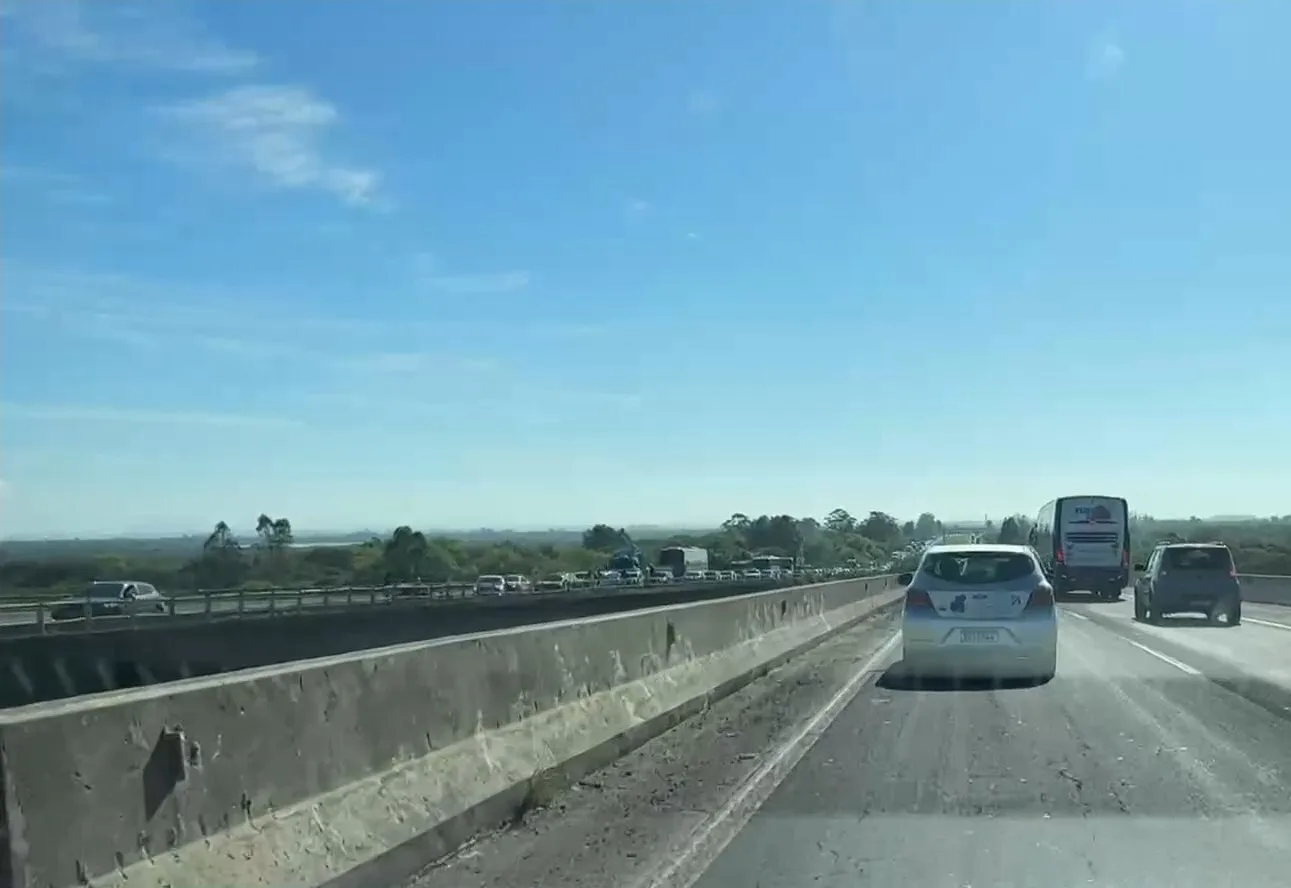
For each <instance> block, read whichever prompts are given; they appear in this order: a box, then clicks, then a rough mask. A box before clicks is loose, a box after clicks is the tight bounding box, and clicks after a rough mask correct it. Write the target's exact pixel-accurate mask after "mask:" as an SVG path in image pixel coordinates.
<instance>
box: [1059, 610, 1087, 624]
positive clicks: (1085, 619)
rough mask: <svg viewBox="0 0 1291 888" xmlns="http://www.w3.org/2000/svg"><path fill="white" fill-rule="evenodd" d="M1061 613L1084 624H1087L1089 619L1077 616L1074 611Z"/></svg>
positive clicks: (1081, 615)
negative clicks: (1082, 621)
mask: <svg viewBox="0 0 1291 888" xmlns="http://www.w3.org/2000/svg"><path fill="white" fill-rule="evenodd" d="M1063 613H1064V614H1066V615H1067V616H1069V617H1075V618H1076V619H1077V620H1084V621H1085V622H1089V617H1087V616H1085V615H1084V614H1078V613H1076V612H1075V611H1068V610H1065V611H1063Z"/></svg>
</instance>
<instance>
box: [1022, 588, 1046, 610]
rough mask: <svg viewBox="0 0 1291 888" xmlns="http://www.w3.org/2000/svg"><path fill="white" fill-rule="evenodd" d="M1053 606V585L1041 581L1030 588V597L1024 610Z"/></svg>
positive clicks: (1044, 608) (1043, 608)
mask: <svg viewBox="0 0 1291 888" xmlns="http://www.w3.org/2000/svg"><path fill="white" fill-rule="evenodd" d="M1051 607H1053V586H1050V585H1049V584H1048V583H1041V584H1040V585H1039V586H1036V587H1035V588H1034V589H1032V590H1031V598H1030V600H1029V601H1027V606H1026V607H1025V608H1024V610H1048V609H1049V608H1051Z"/></svg>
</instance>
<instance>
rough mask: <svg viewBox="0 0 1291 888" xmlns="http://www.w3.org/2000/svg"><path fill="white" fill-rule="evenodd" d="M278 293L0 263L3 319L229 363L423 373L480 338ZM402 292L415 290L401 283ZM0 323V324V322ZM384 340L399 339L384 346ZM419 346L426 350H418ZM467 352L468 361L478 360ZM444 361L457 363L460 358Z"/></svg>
mask: <svg viewBox="0 0 1291 888" xmlns="http://www.w3.org/2000/svg"><path fill="white" fill-rule="evenodd" d="M280 295H281V294H278V293H276V292H270V293H266V292H264V291H261V290H260V289H258V288H239V287H236V286H229V285H224V284H219V283H212V282H205V281H204V282H192V281H181V280H155V279H152V278H147V277H133V276H130V275H123V274H117V273H110V272H94V271H83V270H76V269H58V268H47V267H44V266H40V265H31V264H27V263H20V262H13V261H10V260H3V261H0V314H4V315H7V316H13V320H14V321H15V322H16V319H17V318H18V317H23V318H26V319H27V321H26V322H27V323H30V324H38V325H40V326H41V327H42V328H44V330H45V335H48V334H49V333H55V334H58V335H65V336H71V337H75V338H77V339H83V340H98V341H109V342H115V343H120V344H122V345H127V346H131V347H135V348H140V349H156V348H161V347H168V348H193V349H201V350H204V351H207V352H210V353H213V354H215V355H217V356H219V357H221V358H225V359H230V360H239V359H245V360H292V361H299V362H310V363H311V364H314V365H317V366H319V367H327V366H337V367H340V366H342V365H344V366H345V368H346V369H347V370H349V371H354V372H357V371H359V370H363V371H365V372H368V373H383V372H384V373H393V372H398V371H399V370H400V368H412V369H413V370H428V367H427V365H428V364H429V363H430V362H431V361H432V360H441V361H449V360H450V359H447V358H443V357H438V358H433V359H432V357H430V356H429V355H430V354H431V350H432V349H443V348H445V347H448V348H451V345H452V344H453V343H459V342H463V341H466V342H470V343H472V350H473V351H474V350H476V349H477V348H478V345H479V343H480V338H479V337H480V326H479V324H477V323H469V322H461V323H456V324H454V323H452V322H444V321H432V320H426V321H414V322H409V321H402V320H388V321H387V320H382V319H380V318H374V317H372V316H355V317H344V316H337V315H322V314H320V315H309V314H302V313H301V312H300V311H299V309H297V308H293V307H292V305H290V304H282V303H280V302H276V301H275V298H274V297H275V296H280ZM408 295H409V296H410V297H411V296H414V295H416V290H414V289H412V288H411V286H410V290H409V293H408ZM5 326H6V324H5V322H3V321H0V328H4V327H5ZM611 332H612V328H610V327H607V326H604V325H596V324H587V323H582V322H569V323H565V322H561V321H559V320H553V321H551V322H549V323H544V324H539V325H535V326H532V327H529V328H526V329H525V330H524V331H523V335H524V337H525V338H526V339H527V340H548V341H550V340H562V339H571V338H588V337H595V336H602V335H609V334H610V333H611ZM391 343H400V345H399V346H398V347H397V348H395V349H392V348H391V347H390V344H391ZM404 343H407V344H408V345H406V346H405V345H403V344H404ZM422 343H425V344H427V348H425V349H422V348H419V344H422ZM410 354H413V355H418V357H415V358H414V357H409V356H408V355H410ZM470 357H471V360H472V361H475V362H476V363H477V364H478V363H479V362H481V361H483V360H484V359H485V357H487V356H479V355H474V354H472V355H471V356H470ZM452 366H453V367H456V368H457V369H461V370H465V369H466V365H465V364H462V363H460V362H459V363H454V364H452ZM477 369H478V368H477ZM429 372H449V371H447V370H444V369H443V368H441V370H440V371H429Z"/></svg>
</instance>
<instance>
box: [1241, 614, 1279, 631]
mask: <svg viewBox="0 0 1291 888" xmlns="http://www.w3.org/2000/svg"><path fill="white" fill-rule="evenodd" d="M1242 622H1243V623H1254V624H1255V625H1256V626H1270V627H1272V628H1274V629H1285V630H1287V631H1288V632H1291V625H1287V624H1286V623H1275V622H1274V621H1272V620H1257V619H1256V618H1255V617H1242Z"/></svg>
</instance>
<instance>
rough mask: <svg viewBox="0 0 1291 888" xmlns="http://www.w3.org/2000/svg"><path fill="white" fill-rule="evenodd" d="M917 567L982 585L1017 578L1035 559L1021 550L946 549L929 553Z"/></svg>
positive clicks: (947, 578)
mask: <svg viewBox="0 0 1291 888" xmlns="http://www.w3.org/2000/svg"><path fill="white" fill-rule="evenodd" d="M921 570H922V571H923V572H924V573H926V574H929V575H931V576H933V577H936V578H937V579H939V580H941V581H942V582H946V583H961V584H963V585H986V584H989V583H1008V582H1012V581H1013V580H1020V579H1022V578H1023V577H1025V576H1027V575H1028V574H1030V573H1032V572H1034V570H1035V563H1034V562H1033V561H1032V560H1031V556H1030V555H1024V554H1022V553H1021V552H989V551H988V552H946V553H942V554H937V555H929V556H928V557H927V558H926V559H925V560H924V562H923V567H922V568H921Z"/></svg>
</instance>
